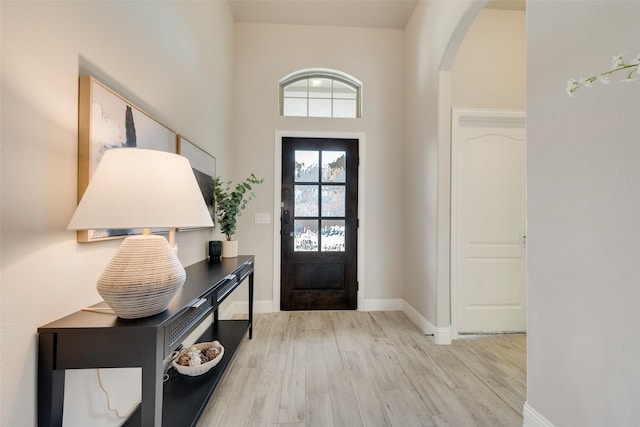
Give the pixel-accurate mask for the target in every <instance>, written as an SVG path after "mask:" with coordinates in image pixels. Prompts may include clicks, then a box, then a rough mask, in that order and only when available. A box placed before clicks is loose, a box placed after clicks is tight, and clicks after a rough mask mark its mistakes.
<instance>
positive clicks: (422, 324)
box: [402, 301, 451, 345]
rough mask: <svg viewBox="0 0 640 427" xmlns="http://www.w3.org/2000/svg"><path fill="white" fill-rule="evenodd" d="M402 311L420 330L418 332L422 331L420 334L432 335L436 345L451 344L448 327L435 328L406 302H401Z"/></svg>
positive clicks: (449, 328)
mask: <svg viewBox="0 0 640 427" xmlns="http://www.w3.org/2000/svg"><path fill="white" fill-rule="evenodd" d="M402 311H403V312H404V314H406V315H407V316H408V317H409V319H411V320H412V321H413V323H415V324H416V325H417V326H418V327H419V328H420V330H422V332H424V334H425V335H433V337H434V338H435V341H436V344H442V345H448V344H451V327H450V326H447V327H444V328H439V327H437V326H435V325H434V324H433V323H431V322H430V321H429V320H428V319H427V318H425V317H424V316H423V315H421V314H420V313H418V310H416V309H415V308H413V307H412V306H411V304H409V303H408V302H406V301H403V306H402Z"/></svg>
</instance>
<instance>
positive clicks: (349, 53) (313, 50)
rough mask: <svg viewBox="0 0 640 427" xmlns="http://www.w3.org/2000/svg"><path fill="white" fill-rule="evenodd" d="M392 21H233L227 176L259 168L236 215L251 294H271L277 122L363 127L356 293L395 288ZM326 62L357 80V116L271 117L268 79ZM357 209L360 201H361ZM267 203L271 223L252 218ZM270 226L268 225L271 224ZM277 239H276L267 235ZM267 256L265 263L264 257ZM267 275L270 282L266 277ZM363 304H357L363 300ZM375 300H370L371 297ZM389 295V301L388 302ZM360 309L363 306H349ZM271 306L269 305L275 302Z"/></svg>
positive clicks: (398, 222) (272, 87)
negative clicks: (359, 24)
mask: <svg viewBox="0 0 640 427" xmlns="http://www.w3.org/2000/svg"><path fill="white" fill-rule="evenodd" d="M402 34H403V32H402V31H401V30H383V29H366V28H347V27H320V26H318V27H316V26H296V25H277V24H253V23H237V24H236V34H235V35H236V38H235V40H236V66H235V69H236V74H235V77H236V80H235V89H234V94H235V96H234V99H235V107H234V114H235V121H234V134H235V135H234V150H235V151H234V152H235V154H236V156H235V158H236V159H237V163H236V164H235V167H234V169H233V170H232V171H230V172H231V175H230V178H231V179H233V180H234V181H235V180H236V179H239V178H243V177H244V176H246V175H248V174H249V173H251V172H253V173H255V174H256V175H257V176H260V177H264V178H265V182H264V184H262V185H261V186H260V187H259V188H258V191H257V198H256V199H255V200H254V201H253V202H252V204H251V205H250V206H249V209H248V210H247V211H246V212H247V213H246V214H243V215H242V217H240V218H239V224H238V230H239V232H238V239H239V240H240V245H241V251H242V252H247V253H253V254H255V255H256V275H255V277H256V278H255V295H256V300H257V301H273V300H274V299H275V300H276V301H278V298H277V295H274V291H275V292H277V291H278V290H279V281H278V280H277V279H278V278H279V275H278V274H279V259H280V258H279V256H280V255H279V253H274V243H277V242H274V234H275V235H276V236H277V235H278V234H277V233H278V231H279V227H280V224H279V221H280V213H279V212H280V210H279V208H278V206H279V202H280V194H276V192H275V191H274V189H275V188H279V185H276V184H277V183H278V182H279V180H280V178H281V170H276V165H277V164H278V161H277V159H278V158H279V157H278V156H280V154H281V153H280V152H278V150H276V144H275V142H274V139H275V135H276V132H277V131H281V132H284V133H286V134H288V135H293V134H295V133H296V132H300V133H303V134H309V133H331V134H335V133H338V134H340V133H343V134H345V133H346V134H353V133H356V134H363V135H364V137H365V140H366V143H365V144H366V147H365V146H361V148H360V149H361V152H360V165H361V169H363V171H364V174H361V175H360V181H359V182H360V183H361V186H360V195H359V197H360V203H361V204H362V205H363V206H361V208H362V207H364V208H365V209H364V211H363V212H362V215H363V217H362V218H360V219H361V225H363V226H361V228H360V230H359V233H361V235H364V239H365V240H366V247H361V248H359V249H360V250H361V251H365V256H364V265H361V266H359V268H358V269H359V271H361V272H362V276H361V277H359V281H360V288H361V289H364V300H365V303H366V302H367V301H369V302H370V303H371V304H373V303H376V304H378V303H380V302H381V301H382V303H389V302H390V303H396V302H397V301H398V299H399V298H401V296H402V287H403V271H402V256H403V245H402V234H401V229H402V221H403V197H404V191H403V185H402V152H403V140H404V132H403V108H404V105H403V103H402V100H403V80H402V77H403V73H404V51H403V36H402ZM306 68H331V69H336V70H340V71H343V72H345V73H348V74H350V75H352V76H354V77H356V78H357V79H359V80H360V81H362V83H363V90H362V93H363V95H362V96H363V108H362V111H363V112H362V118H359V119H323V118H302V117H281V116H280V114H279V106H278V96H279V85H278V81H279V80H280V79H281V78H282V77H284V76H286V75H288V74H290V73H292V72H294V71H297V70H300V69H306ZM361 211H362V210H361ZM256 212H266V213H271V224H269V225H260V224H254V213H256ZM274 231H275V233H274ZM276 246H277V245H276ZM274 262H275V264H276V265H275V266H274ZM274 283H275V284H276V286H275V287H274ZM365 305H366V304H365ZM378 305H379V304H378ZM396 305H397V304H396ZM359 308H360V309H363V308H366V307H359ZM276 309H279V307H276Z"/></svg>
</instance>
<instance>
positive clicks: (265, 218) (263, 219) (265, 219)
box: [254, 213, 271, 224]
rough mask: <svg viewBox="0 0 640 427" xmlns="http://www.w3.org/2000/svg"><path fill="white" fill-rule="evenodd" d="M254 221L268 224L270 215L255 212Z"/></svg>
mask: <svg viewBox="0 0 640 427" xmlns="http://www.w3.org/2000/svg"><path fill="white" fill-rule="evenodd" d="M254 222H255V223H256V224H269V223H271V216H270V215H269V214H268V213H256V214H255V216H254Z"/></svg>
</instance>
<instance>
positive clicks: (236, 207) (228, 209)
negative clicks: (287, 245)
mask: <svg viewBox="0 0 640 427" xmlns="http://www.w3.org/2000/svg"><path fill="white" fill-rule="evenodd" d="M263 182H264V178H257V177H256V176H255V175H254V174H251V175H250V176H249V177H247V178H246V179H244V180H243V181H241V182H239V183H238V184H236V186H235V187H232V182H231V181H226V182H224V181H222V178H221V177H219V176H217V177H216V179H215V181H214V186H215V190H214V194H215V199H216V218H217V220H218V225H219V226H220V231H221V232H222V233H224V234H225V235H226V236H227V240H231V236H233V235H234V234H236V221H237V217H238V216H240V212H241V211H242V210H244V209H245V208H246V207H247V205H248V204H249V202H250V201H251V200H253V199H254V198H255V197H256V194H255V193H254V192H253V187H252V186H251V185H252V184H253V185H256V184H262V183H263Z"/></svg>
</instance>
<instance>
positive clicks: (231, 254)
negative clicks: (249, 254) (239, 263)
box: [222, 240, 238, 258]
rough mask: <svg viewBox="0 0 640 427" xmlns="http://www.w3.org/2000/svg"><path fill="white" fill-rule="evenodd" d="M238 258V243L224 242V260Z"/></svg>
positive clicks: (234, 241)
mask: <svg viewBox="0 0 640 427" xmlns="http://www.w3.org/2000/svg"><path fill="white" fill-rule="evenodd" d="M237 256H238V241H237V240H223V241H222V258H235V257H237Z"/></svg>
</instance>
